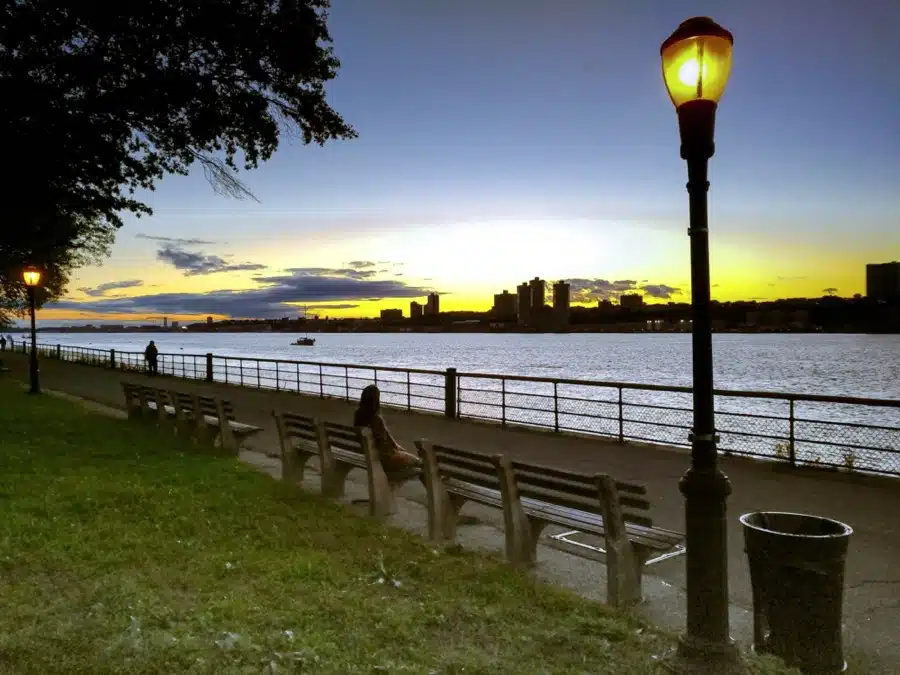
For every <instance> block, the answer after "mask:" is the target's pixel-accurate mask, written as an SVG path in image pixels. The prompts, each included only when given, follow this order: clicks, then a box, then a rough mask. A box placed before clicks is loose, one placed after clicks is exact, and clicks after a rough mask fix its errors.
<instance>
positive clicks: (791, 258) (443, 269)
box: [40, 0, 900, 324]
mask: <svg viewBox="0 0 900 675" xmlns="http://www.w3.org/2000/svg"><path fill="white" fill-rule="evenodd" d="M697 15H700V16H710V17H712V18H713V19H714V20H716V21H717V22H718V23H720V24H721V25H723V26H724V27H726V28H728V29H729V30H730V31H731V32H732V33H733V34H734V39H735V44H734V57H733V65H732V72H731V78H730V80H729V84H728V88H727V90H726V91H725V94H724V96H723V98H722V100H721V101H720V104H719V110H718V114H717V120H716V154H715V156H714V157H713V158H712V160H711V162H710V182H711V188H710V193H709V199H710V205H709V209H710V238H711V244H710V246H711V265H712V284H713V289H712V290H713V297H714V298H716V299H719V300H723V301H727V300H738V299H759V300H762V299H775V298H779V297H799V296H805V297H816V296H820V295H822V294H824V291H825V289H835V291H834V292H837V294H839V295H843V296H850V295H853V294H854V293H864V292H865V265H866V263H870V262H885V261H889V260H897V259H900V78H898V77H897V74H896V69H897V64H898V63H900V39H897V38H898V34H900V3H897V2H890V1H888V0H856V1H854V2H850V1H849V0H791V1H790V2H784V0H755V1H754V2H747V1H746V0H716V1H712V0H709V1H703V0H696V1H689V0H604V2H597V1H596V0H516V1H515V2H513V0H428V2H422V0H378V2H373V1H372V0H335V2H334V6H333V8H332V10H331V14H330V19H329V28H330V30H331V33H332V37H333V38H334V42H335V51H336V53H337V56H338V57H339V58H340V59H341V62H342V67H341V70H340V73H339V75H338V78H337V79H336V80H335V81H333V82H332V83H330V84H329V86H328V95H329V101H330V103H331V104H332V105H333V106H334V107H335V108H336V110H337V111H338V112H339V113H340V114H341V115H342V116H343V117H344V119H345V120H346V121H347V122H349V123H350V124H352V125H353V126H354V127H355V128H356V130H357V131H358V133H359V138H357V139H354V140H349V141H340V142H334V143H329V144H327V145H326V146H324V147H317V146H304V145H302V143H300V142H299V141H296V140H294V141H291V140H286V141H285V142H284V143H283V145H282V147H281V148H280V149H279V150H278V152H277V153H276V154H275V156H274V157H273V158H272V159H271V161H269V162H268V163H267V164H266V165H264V166H262V167H261V168H260V169H258V170H257V171H255V172H250V173H243V174H241V176H240V177H241V179H242V180H243V181H244V182H245V183H246V184H247V185H248V186H249V187H250V189H251V190H252V191H253V193H254V194H255V195H256V196H257V197H258V199H259V202H254V201H252V200H236V199H233V198H229V197H225V196H220V195H217V194H216V193H214V191H213V190H212V188H211V187H209V185H208V183H206V181H205V178H204V176H203V173H202V171H201V170H198V171H196V172H194V173H193V174H192V175H190V176H186V177H181V176H172V177H167V178H166V179H164V180H163V181H162V182H161V183H160V184H159V186H158V189H157V190H156V191H155V192H152V193H148V194H144V195H141V197H142V198H143V199H145V200H146V202H147V203H148V204H149V205H150V206H151V207H152V208H153V209H154V215H153V216H151V217H144V218H140V219H136V218H133V217H130V216H129V217H126V219H125V220H126V223H125V226H124V227H123V228H122V229H121V230H120V232H119V235H118V238H117V242H116V244H115V246H114V248H113V251H112V255H111V257H110V258H109V259H108V260H107V261H106V262H105V263H104V264H103V265H102V266H99V267H91V268H85V269H81V270H79V271H78V272H77V274H76V276H75V280H74V281H73V283H72V284H71V286H70V288H69V292H68V294H67V296H66V297H65V298H64V299H62V300H61V301H59V302H56V303H54V304H51V305H47V306H46V307H45V308H44V309H43V310H42V311H41V313H40V319H41V321H42V322H44V323H46V322H50V323H56V324H59V323H69V322H74V323H88V322H94V323H96V322H98V321H100V320H105V321H111V322H122V321H123V320H129V321H130V320H140V321H158V320H161V318H162V317H163V316H167V317H169V318H170V319H173V320H174V319H180V320H190V319H196V318H205V317H206V316H208V315H212V316H214V317H215V318H217V319H219V318H226V317H237V318H240V317H261V318H263V317H280V316H297V315H298V314H302V313H303V312H304V311H307V312H309V313H311V314H319V315H321V316H331V317H341V316H372V315H375V314H377V312H378V310H379V309H382V308H387V307H397V308H402V309H403V310H404V313H407V312H408V308H409V302H410V301H412V300H418V301H420V302H421V301H423V298H424V296H425V295H426V294H427V293H428V292H429V291H434V292H438V293H440V294H441V308H442V310H461V309H472V310H486V309H488V308H489V307H490V306H491V304H492V300H493V294H494V293H499V292H500V291H502V290H503V289H508V290H510V291H511V292H514V290H515V286H516V285H517V284H518V283H521V282H523V281H525V280H527V279H530V278H533V277H535V276H540V277H541V278H544V279H547V280H558V279H566V280H569V281H570V282H571V283H572V286H573V290H574V292H575V296H576V297H575V300H576V301H581V302H586V303H587V302H590V303H591V304H595V303H596V301H597V300H598V299H603V298H612V299H615V298H616V297H617V296H618V295H619V294H620V293H622V292H626V291H627V292H634V291H636V292H639V293H642V294H644V295H645V296H646V299H647V300H648V301H651V302H653V301H662V302H666V301H678V302H689V301H690V297H691V295H690V257H689V241H688V237H687V217H688V200H687V194H686V192H685V182H686V178H687V174H686V169H685V165H684V162H683V161H682V160H681V159H680V157H679V138H678V129H677V120H676V116H675V110H674V108H673V106H672V104H671V101H670V100H669V98H668V95H667V94H666V90H665V87H664V84H663V82H662V78H661V74H660V61H659V45H660V43H661V42H662V40H664V39H665V38H666V37H667V36H668V35H669V34H670V33H671V32H672V31H673V30H674V29H675V28H676V27H677V26H678V24H679V23H680V22H681V21H683V20H684V19H686V18H689V17H691V16H697Z"/></svg>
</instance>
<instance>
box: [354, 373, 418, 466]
mask: <svg viewBox="0 0 900 675" xmlns="http://www.w3.org/2000/svg"><path fill="white" fill-rule="evenodd" d="M353 425H354V426H357V427H368V428H369V429H370V430H371V431H372V437H373V438H374V439H375V448H376V449H377V450H378V456H379V457H380V458H381V466H383V467H384V472H385V473H386V474H387V476H388V480H390V481H391V482H394V481H402V480H405V479H406V478H411V477H413V476H417V475H420V474H421V473H422V460H421V459H419V458H418V457H416V456H415V455H413V454H412V453H410V452H407V451H406V450H404V449H403V447H402V446H401V445H400V444H399V443H398V442H397V441H396V440H394V437H393V436H391V432H390V431H389V430H388V428H387V425H386V424H385V423H384V418H383V417H382V416H381V392H380V391H379V389H378V387H377V386H375V385H374V384H370V385H369V386H368V387H366V388H365V389H363V390H362V394H361V395H360V397H359V407H358V408H357V409H356V412H355V413H354V415H353Z"/></svg>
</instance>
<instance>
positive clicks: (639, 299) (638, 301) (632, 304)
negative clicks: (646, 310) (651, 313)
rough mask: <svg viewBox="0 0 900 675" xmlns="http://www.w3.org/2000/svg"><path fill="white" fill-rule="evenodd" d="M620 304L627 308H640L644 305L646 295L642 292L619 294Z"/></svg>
mask: <svg viewBox="0 0 900 675" xmlns="http://www.w3.org/2000/svg"><path fill="white" fill-rule="evenodd" d="M619 304H620V305H621V306H622V307H624V308H625V309H640V308H641V307H643V306H644V296H642V295H641V294H640V293H624V294H623V295H620V296H619Z"/></svg>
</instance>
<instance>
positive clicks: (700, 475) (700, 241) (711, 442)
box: [662, 18, 745, 675]
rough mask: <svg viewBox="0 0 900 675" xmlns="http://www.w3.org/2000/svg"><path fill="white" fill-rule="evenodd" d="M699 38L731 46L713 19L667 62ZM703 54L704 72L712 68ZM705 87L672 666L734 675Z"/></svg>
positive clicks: (696, 140)
mask: <svg viewBox="0 0 900 675" xmlns="http://www.w3.org/2000/svg"><path fill="white" fill-rule="evenodd" d="M698 35H699V36H704V35H706V36H711V37H714V38H719V39H726V40H727V41H728V42H729V50H730V43H731V42H732V38H731V34H730V33H728V32H727V31H726V30H725V29H724V28H721V27H720V26H718V25H717V24H715V23H714V22H713V21H712V20H711V19H706V18H698V19H691V20H689V21H686V22H684V23H683V24H682V25H681V26H680V27H679V29H678V30H676V31H675V33H673V35H672V37H670V38H669V39H668V40H667V41H666V42H664V43H663V48H662V49H663V59H664V61H665V58H666V56H665V50H666V49H667V48H670V47H672V46H673V45H675V44H677V43H680V42H681V41H684V40H685V39H691V38H692V36H698ZM702 50H703V46H700V47H699V48H698V51H699V55H700V57H699V58H700V60H701V63H700V64H699V68H700V69H703V68H707V65H706V64H705V63H704V62H703V61H702V58H703V51H702ZM729 57H730V51H729ZM713 65H715V64H713ZM729 65H730V64H729ZM664 67H665V65H664ZM725 76H726V77H727V72H726V75H725ZM676 86H677V84H676ZM701 87H702V84H698V85H697V94H698V95H697V97H696V98H695V99H694V100H687V101H684V102H681V103H680V104H678V105H677V112H678V127H679V131H680V135H681V157H682V159H684V160H685V161H686V162H687V169H688V183H687V191H688V199H689V211H690V227H689V229H688V234H689V236H690V242H691V244H690V246H691V319H692V325H693V332H692V335H691V347H692V357H693V373H692V375H693V409H694V411H693V413H694V419H693V429H692V433H691V434H690V441H691V467H690V468H689V469H688V471H687V472H686V473H685V474H684V476H683V477H682V479H681V481H680V483H679V488H680V490H681V493H682V494H683V495H684V499H685V535H686V548H687V552H686V563H685V565H686V571H687V630H686V633H685V635H684V636H682V638H681V640H680V643H679V646H678V650H677V652H676V654H675V657H674V658H673V659H672V660H671V661H670V662H669V665H670V667H671V668H672V670H675V671H677V672H684V673H704V674H706V673H708V674H709V675H713V674H715V675H732V674H734V673H743V672H745V667H744V663H743V661H742V659H741V656H740V652H739V650H738V649H737V646H736V645H735V644H734V641H733V640H732V639H731V636H730V630H729V619H728V607H729V603H728V550H727V517H726V501H727V498H728V495H729V494H731V483H730V482H729V480H728V477H727V476H726V475H725V474H724V473H723V472H722V470H721V469H720V468H719V463H718V451H717V449H716V444H717V442H718V436H717V435H716V426H715V399H714V395H713V351H712V317H711V308H710V279H709V229H708V217H707V193H708V191H709V181H708V177H707V168H708V164H709V159H710V158H711V157H712V156H713V154H714V153H715V145H714V142H713V138H714V132H715V119H716V108H717V103H716V101H715V100H709V99H708V98H703V97H701V96H700V93H701ZM722 87H723V88H724V82H723V83H722Z"/></svg>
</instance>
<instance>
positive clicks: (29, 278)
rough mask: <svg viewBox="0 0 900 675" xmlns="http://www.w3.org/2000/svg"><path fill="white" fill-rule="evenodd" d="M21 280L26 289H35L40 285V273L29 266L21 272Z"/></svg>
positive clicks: (35, 268)
mask: <svg viewBox="0 0 900 675" xmlns="http://www.w3.org/2000/svg"><path fill="white" fill-rule="evenodd" d="M22 279H24V281H25V285H26V286H28V288H36V287H37V286H39V285H40V283H41V271H40V270H39V269H38V268H37V267H35V266H34V265H29V266H28V267H26V268H25V269H24V270H22Z"/></svg>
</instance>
